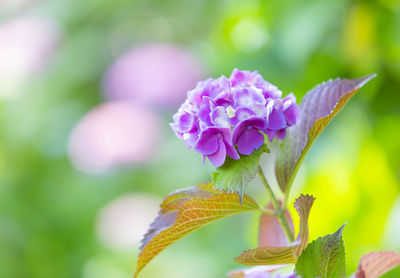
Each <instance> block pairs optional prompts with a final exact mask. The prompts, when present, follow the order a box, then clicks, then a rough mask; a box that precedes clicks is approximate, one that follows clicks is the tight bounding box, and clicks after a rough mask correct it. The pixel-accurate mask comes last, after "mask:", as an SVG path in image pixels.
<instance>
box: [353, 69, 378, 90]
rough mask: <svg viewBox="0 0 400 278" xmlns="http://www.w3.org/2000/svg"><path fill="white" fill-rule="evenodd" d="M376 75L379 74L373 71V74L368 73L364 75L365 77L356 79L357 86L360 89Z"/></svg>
mask: <svg viewBox="0 0 400 278" xmlns="http://www.w3.org/2000/svg"><path fill="white" fill-rule="evenodd" d="M376 76H377V74H376V73H372V74H369V75H366V76H363V77H360V78H357V79H355V80H354V81H356V83H357V86H356V88H357V89H360V88H361V87H363V86H364V85H365V84H366V83H368V82H369V81H370V80H372V79H374V78H375V77H376Z"/></svg>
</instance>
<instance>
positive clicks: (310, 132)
mask: <svg viewBox="0 0 400 278" xmlns="http://www.w3.org/2000/svg"><path fill="white" fill-rule="evenodd" d="M375 76H376V75H375V74H372V75H368V76H365V77H362V78H358V79H340V78H337V79H335V80H329V81H327V82H324V83H322V84H320V85H318V86H316V87H315V88H313V89H312V90H311V91H309V92H308V93H307V94H306V95H305V96H304V97H303V99H302V101H301V104H300V110H301V116H300V121H299V123H298V124H296V125H295V126H293V127H291V128H288V130H287V135H286V138H285V140H284V141H283V143H282V145H281V151H280V152H279V155H278V157H277V160H276V165H275V173H276V178H277V180H278V184H279V186H280V188H281V189H282V191H283V192H285V191H287V188H288V187H290V186H291V184H292V182H293V179H294V176H295V175H296V172H297V170H298V168H299V166H300V164H301V161H302V160H303V158H304V155H305V154H306V153H307V151H308V149H309V148H310V147H311V145H312V143H313V142H314V140H315V139H316V138H317V137H318V135H319V134H320V133H321V132H322V131H323V130H324V129H325V127H326V126H327V125H328V124H329V122H330V121H331V120H332V118H333V117H334V116H335V115H336V114H337V113H338V112H339V111H340V110H342V108H343V106H344V105H345V104H346V102H347V101H348V100H349V99H350V98H351V97H352V96H353V95H354V94H355V93H356V92H357V90H358V89H360V88H361V87H362V86H364V85H365V84H366V83H367V82H368V81H370V80H371V79H372V78H374V77H375Z"/></svg>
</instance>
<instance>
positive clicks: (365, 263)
mask: <svg viewBox="0 0 400 278" xmlns="http://www.w3.org/2000/svg"><path fill="white" fill-rule="evenodd" d="M399 265H400V253H397V252H391V251H382V252H374V253H369V254H367V255H364V256H363V257H362V258H361V260H360V263H359V265H358V269H357V272H356V278H378V277H381V275H383V274H385V273H386V272H388V271H389V270H391V269H393V268H395V267H397V266H399Z"/></svg>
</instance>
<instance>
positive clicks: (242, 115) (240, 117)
mask: <svg viewBox="0 0 400 278" xmlns="http://www.w3.org/2000/svg"><path fill="white" fill-rule="evenodd" d="M254 115H255V114H254V112H253V110H251V109H248V108H244V107H239V108H238V109H236V111H235V116H234V117H233V118H232V119H231V124H232V125H236V124H238V123H239V122H241V121H244V120H247V119H248V118H250V117H252V116H254Z"/></svg>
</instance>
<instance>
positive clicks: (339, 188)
mask: <svg viewBox="0 0 400 278" xmlns="http://www.w3.org/2000/svg"><path fill="white" fill-rule="evenodd" d="M25 16H33V17H37V18H44V19H47V20H51V21H53V22H55V24H56V26H57V28H58V30H59V33H60V35H59V40H58V44H57V46H56V48H55V50H54V53H53V54H52V55H51V57H50V58H49V61H48V62H47V63H46V66H45V68H44V69H43V70H41V71H40V72H35V73H33V74H30V75H29V78H26V79H24V80H21V81H20V83H21V84H18V86H17V87H16V88H14V89H13V90H12V91H11V93H10V92H7V94H0V95H1V98H0V134H1V135H0V181H1V182H0V277H13V278H14V277H15V278H17V277H21V278H22V277H31V278H35V277H40V278H46V277H59V278H63V277H84V278H92V277H96V278H102V277H113V278H114V277H117V278H123V277H131V276H132V274H133V272H134V266H135V262H136V261H135V260H136V257H137V254H138V246H139V242H137V243H136V244H134V246H127V248H126V249H124V250H121V249H115V248H111V247H110V246H108V245H107V244H105V243H104V241H102V240H101V239H100V237H99V232H98V222H99V221H100V220H99V219H100V218H99V213H100V212H101V211H102V209H103V208H104V207H105V206H107V204H109V203H110V202H111V201H112V200H114V199H116V198H118V197H120V196H124V195H126V194H138V193H140V194H146V196H149V197H151V198H154V199H155V200H156V201H157V200H161V198H162V197H163V196H164V195H166V194H167V193H168V192H170V191H172V190H175V189H176V188H179V187H186V186H190V185H193V184H197V183H199V182H204V181H208V180H209V179H210V174H211V169H212V168H211V166H210V165H209V164H206V166H203V165H202V161H201V157H200V155H197V154H196V153H194V152H193V151H188V150H187V149H186V147H185V146H184V144H182V143H181V142H179V141H178V140H176V139H175V137H174V135H173V134H172V132H171V131H170V130H169V128H168V123H169V122H170V119H171V115H172V113H173V112H174V110H175V109H176V108H177V107H164V108H162V107H151V109H152V111H154V112H155V113H157V114H158V115H160V116H161V117H162V119H163V126H164V128H163V129H162V130H160V137H161V138H162V140H160V145H158V146H155V149H156V154H155V155H154V156H153V157H152V158H151V159H150V160H149V161H147V162H145V163H142V164H138V163H136V164H131V165H130V166H125V167H120V168H117V169H113V170H111V171H108V172H106V173H102V174H87V173H82V172H80V171H79V170H77V169H75V168H74V167H73V165H72V164H71V162H70V161H69V158H68V155H67V146H68V139H69V136H70V134H71V131H72V130H73V128H74V126H75V125H76V124H77V123H78V122H79V121H80V119H81V118H82V117H83V116H84V115H85V114H86V113H87V112H88V111H89V110H91V109H92V108H93V107H95V106H97V105H99V104H101V103H102V102H104V101H105V97H104V92H103V86H102V84H103V81H102V79H103V76H104V74H105V72H106V71H107V68H108V67H109V66H110V65H111V64H112V63H113V61H114V60H115V59H116V58H117V57H119V55H121V54H122V53H124V52H125V51H127V50H128V49H130V48H132V47H134V46H135V45H139V44H142V43H148V42H153V43H157V42H161V43H169V44H175V45H180V46H181V47H184V48H185V49H187V50H189V51H191V52H192V53H194V55H195V56H196V57H197V58H198V60H199V61H201V62H202V63H203V67H204V68H205V71H206V75H209V76H213V77H217V76H219V75H221V74H225V75H229V74H230V72H231V71H232V69H233V68H234V67H237V68H239V69H248V70H258V71H259V72H260V73H261V74H262V75H263V76H264V78H265V79H266V80H268V81H270V82H272V83H273V84H276V85H277V86H278V87H279V88H280V89H281V90H282V91H284V92H285V94H286V93H289V92H294V93H295V94H296V96H297V97H298V100H300V99H301V97H302V96H303V95H304V94H305V92H306V91H307V90H308V89H310V88H312V87H313V86H314V85H315V84H316V83H319V82H322V81H324V80H327V79H329V78H334V77H337V76H341V77H348V78H353V77H359V76H362V75H366V74H369V73H373V72H376V73H377V74H378V77H377V78H376V79H374V80H373V82H371V84H368V86H366V87H365V88H363V89H362V90H361V92H360V93H359V94H357V96H356V97H355V98H354V99H353V100H351V102H350V103H349V104H348V105H347V106H346V108H345V109H344V111H343V112H342V113H341V114H340V115H339V116H338V117H337V118H336V119H335V120H334V121H333V123H332V124H331V125H330V126H329V127H328V129H327V130H326V131H325V132H324V133H323V134H322V135H321V137H320V138H319V139H318V140H317V143H316V144H315V146H313V147H312V148H311V150H310V153H309V156H308V157H307V159H306V160H305V163H304V165H303V167H302V168H301V170H300V172H299V176H298V179H297V181H296V183H295V185H294V187H293V190H294V192H293V194H292V198H293V200H294V197H295V196H296V194H298V193H300V192H304V193H308V194H313V195H314V196H316V198H317V200H316V201H315V206H314V208H313V210H312V212H311V215H310V232H311V239H315V238H317V237H318V236H321V235H325V234H328V233H332V232H334V231H335V230H337V228H338V227H339V226H340V225H342V224H343V223H344V222H348V225H347V226H346V229H345V231H344V241H345V246H346V254H347V255H346V261H347V264H348V270H347V273H348V274H350V273H352V272H354V271H355V269H356V266H357V262H358V260H359V258H360V257H361V255H362V254H365V253H367V252H370V251H376V250H381V249H390V250H396V251H400V242H399V240H398V228H399V226H400V224H399V223H398V222H399V221H400V220H399V219H400V217H399V215H400V211H399V209H398V208H399V205H398V204H399V202H400V197H399V192H400V183H399V177H400V94H399V88H400V32H399V30H400V2H399V1H397V0H379V1H372V0H371V1H350V0H327V1H316V0H309V1H294V0H288V1H279V0H266V1H257V0H248V1H239V0H236V1H235V0H226V1H202V0H191V1H178V0H114V1H107V0H87V1H77V0H42V1H40V0H36V1H34V0H30V1H29V0H26V1H23V0H20V1H14V0H5V1H1V2H0V23H1V24H2V25H4V24H7V23H8V22H10V21H12V20H14V19H18V18H20V17H25ZM0 46H1V43H0ZM27 47H28V49H29V45H28V46H27ZM13 58H15V59H16V58H17V57H11V58H10V59H13ZM167 70H168V69H167ZM2 82H3V81H2ZM154 82H157V80H154ZM0 88H2V87H1V86H0ZM3 96H4V97H3ZM133 143H134V142H133ZM271 178H272V177H271ZM255 185H256V183H254V184H252V185H251V186H250V187H253V189H252V190H253V191H255V192H262V191H257V190H258V189H255V188H254V187H255ZM249 189H251V188H249ZM260 194H262V193H260ZM396 204H397V205H396ZM394 208H397V209H394ZM136 212H137V214H138V213H139V214H140V213H144V212H143V211H140V210H137V211H136ZM293 215H295V213H293ZM154 216H155V215H153V214H152V215H150V216H149V217H150V219H151V218H152V217H154ZM256 220H257V217H256V216H250V215H244V216H235V217H232V218H228V219H225V220H222V221H220V222H218V223H214V224H212V225H210V226H208V227H206V228H203V229H201V230H200V231H198V232H196V233H194V234H192V235H190V236H189V237H187V238H186V239H184V240H182V241H181V242H179V243H178V244H177V245H176V246H174V247H172V248H170V249H169V250H168V251H166V252H165V253H163V254H161V255H160V256H159V258H157V259H156V260H155V261H154V262H153V263H152V264H151V265H149V267H148V269H146V270H144V271H143V276H142V277H144V278H145V277H194V278H196V277H199V278H200V277H202V278H204V277H223V276H224V275H225V273H226V272H227V271H228V270H230V269H233V268H237V267H238V265H237V264H235V263H234V262H233V261H232V258H233V257H234V256H236V255H238V254H240V252H241V251H242V250H243V249H248V248H251V247H255V246H254V238H252V237H253V236H255V234H256V229H257V228H256V227H257V224H256ZM146 221H148V220H147V218H146ZM146 221H144V220H143V223H146V224H145V225H147V224H148V222H146ZM295 221H296V220H295ZM141 223H142V222H140V221H137V222H132V223H131V224H132V225H133V226H135V225H144V224H141ZM110 225H112V223H111V224H110ZM248 226H251V227H253V228H252V229H250V231H248V229H247V227H248ZM396 229H397V230H396ZM117 230H118V227H117ZM396 235H397V238H396ZM167 253H168V254H167ZM399 275H400V271H399V270H394V271H392V272H390V273H388V274H387V275H386V276H385V277H398V276H399Z"/></svg>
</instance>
